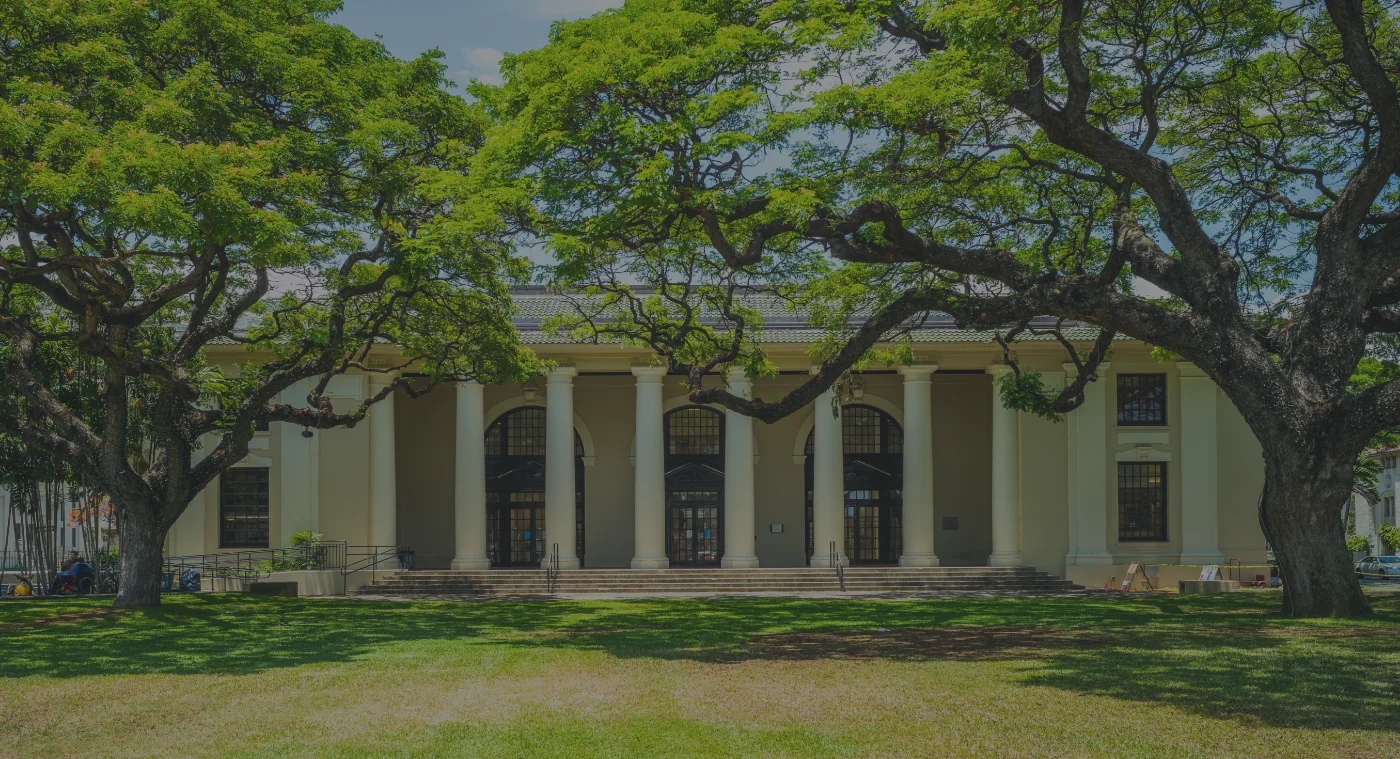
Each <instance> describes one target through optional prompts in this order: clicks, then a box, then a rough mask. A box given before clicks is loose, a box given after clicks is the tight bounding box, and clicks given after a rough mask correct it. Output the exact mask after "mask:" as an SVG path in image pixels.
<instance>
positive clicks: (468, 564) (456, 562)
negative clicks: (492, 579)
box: [452, 558, 491, 569]
mask: <svg viewBox="0 0 1400 759" xmlns="http://www.w3.org/2000/svg"><path fill="white" fill-rule="evenodd" d="M452 568H453V569H490V568H491V560H490V559H466V558H462V559H453V560H452Z"/></svg>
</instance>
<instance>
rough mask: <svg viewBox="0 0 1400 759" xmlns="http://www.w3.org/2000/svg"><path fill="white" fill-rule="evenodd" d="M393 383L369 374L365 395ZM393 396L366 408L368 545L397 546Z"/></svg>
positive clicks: (391, 379)
mask: <svg viewBox="0 0 1400 759" xmlns="http://www.w3.org/2000/svg"><path fill="white" fill-rule="evenodd" d="M393 381H394V376H393V375H391V374H370V375H369V393H370V395H371V396H373V395H375V394H377V393H379V392H380V391H382V390H383V389H384V387H385V386H386V385H388V384H390V383H391V382H393ZM396 447H397V446H396V445H395V442H394V395H393V394H392V393H390V394H389V395H388V396H387V397H386V398H384V400H382V401H379V402H378V403H376V404H374V405H373V406H370V407H369V466H370V469H369V542H370V545H376V546H397V545H398V480H397V469H398V465H397V462H396V461H395V458H394V450H395V448H396Z"/></svg>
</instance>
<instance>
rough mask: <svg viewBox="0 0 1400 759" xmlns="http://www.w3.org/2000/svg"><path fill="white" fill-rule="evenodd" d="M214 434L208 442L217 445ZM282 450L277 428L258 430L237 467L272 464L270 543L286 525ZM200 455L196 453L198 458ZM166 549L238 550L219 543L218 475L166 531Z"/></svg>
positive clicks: (181, 552) (187, 553) (188, 552)
mask: <svg viewBox="0 0 1400 759" xmlns="http://www.w3.org/2000/svg"><path fill="white" fill-rule="evenodd" d="M217 443H218V440H217V438H215V437H214V436H212V435H211V436H208V437H207V438H206V440H205V445H208V446H211V447H212V446H213V445H217ZM281 456H282V451H281V446H280V445H279V441H278V435H277V434H276V427H275V426H274V427H273V430H272V431H270V432H257V433H254V435H253V440H252V442H251V443H249V452H248V457H247V458H246V459H244V460H243V461H241V462H239V464H238V465H237V466H260V467H268V469H269V471H268V489H269V501H268V534H269V535H270V536H271V537H270V542H274V543H275V542H276V540H277V538H276V536H277V535H278V534H280V527H281V524H282V498H281V487H280V486H281V479H280V477H281V471H280V467H279V466H278V462H279V461H280V460H281ZM199 457H200V456H199V454H196V459H198V458H199ZM165 549H166V553H167V554H168V555H172V556H193V555H198V554H204V553H224V552H228V551H235V550H238V549H235V548H229V549H225V548H222V547H221V546H220V545H219V478H218V477H215V478H214V480H213V481H212V482H210V483H209V486H208V487H206V488H205V489H204V490H202V491H200V493H199V495H197V496H195V497H194V499H193V500H191V501H190V504H189V506H187V507H186V508H185V511H184V512H183V513H182V514H181V515H180V517H179V519H176V520H175V524H174V526H172V527H171V528H170V532H169V533H167V534H166V538H165Z"/></svg>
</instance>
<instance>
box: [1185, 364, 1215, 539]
mask: <svg viewBox="0 0 1400 759" xmlns="http://www.w3.org/2000/svg"><path fill="white" fill-rule="evenodd" d="M1176 368H1177V371H1178V372H1179V374H1180V383H1181V392H1180V394H1179V395H1180V397H1181V412H1180V413H1181V476H1180V478H1179V480H1180V482H1181V563H1182V564H1219V563H1221V562H1223V561H1224V560H1225V555H1224V554H1222V553H1221V552H1220V521H1219V516H1218V510H1217V499H1218V496H1217V490H1216V484H1217V474H1216V461H1217V459H1216V438H1215V427H1216V421H1215V419H1216V400H1217V395H1218V393H1217V392H1216V389H1215V382H1214V381H1213V380H1212V379H1211V378H1210V377H1207V376H1206V373H1205V372H1203V371H1201V370H1200V369H1199V368H1197V367H1196V365H1195V364H1191V363H1188V362H1185V361H1178V362H1177V364H1176Z"/></svg>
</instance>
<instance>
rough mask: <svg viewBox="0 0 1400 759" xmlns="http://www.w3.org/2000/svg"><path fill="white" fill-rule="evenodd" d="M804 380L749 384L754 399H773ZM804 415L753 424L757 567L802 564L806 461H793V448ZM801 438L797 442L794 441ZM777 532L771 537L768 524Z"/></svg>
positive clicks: (798, 377) (802, 428)
mask: <svg viewBox="0 0 1400 759" xmlns="http://www.w3.org/2000/svg"><path fill="white" fill-rule="evenodd" d="M805 379H807V377H806V376H805V375H783V376H779V377H774V378H770V379H760V380H759V381H758V382H755V383H754V394H755V397H759V398H766V399H770V400H771V399H775V398H778V397H781V396H782V395H783V394H785V393H787V392H789V391H791V390H792V389H793V388H795V387H797V386H798V385H800V384H801V383H802V381H803V380H805ZM808 416H810V412H809V413H805V414H804V413H799V414H791V415H789V416H787V417H785V418H783V419H780V420H778V421H777V422H774V423H773V424H767V423H764V422H759V423H757V424H755V425H754V437H755V438H756V439H757V442H758V445H757V447H755V449H754V451H755V452H756V453H757V454H758V464H757V465H756V468H755V469H754V530H755V531H756V532H755V533H754V536H755V537H756V538H757V539H756V541H755V544H754V545H755V551H754V552H755V553H757V554H758V563H759V566H763V567H800V566H803V565H805V564H806V563H807V531H806V530H807V489H806V488H807V484H806V477H807V475H806V465H807V462H806V459H805V458H797V459H794V457H793V446H794V445H802V444H803V443H805V439H806V430H810V429H811V426H810V425H804V424H803V422H804V421H805V419H806V418H807V417H808ZM799 435H801V437H802V438H803V440H802V441H798V436H799ZM775 524H780V525H782V526H783V528H782V529H783V531H782V532H780V533H775V532H773V531H772V525H775Z"/></svg>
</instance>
